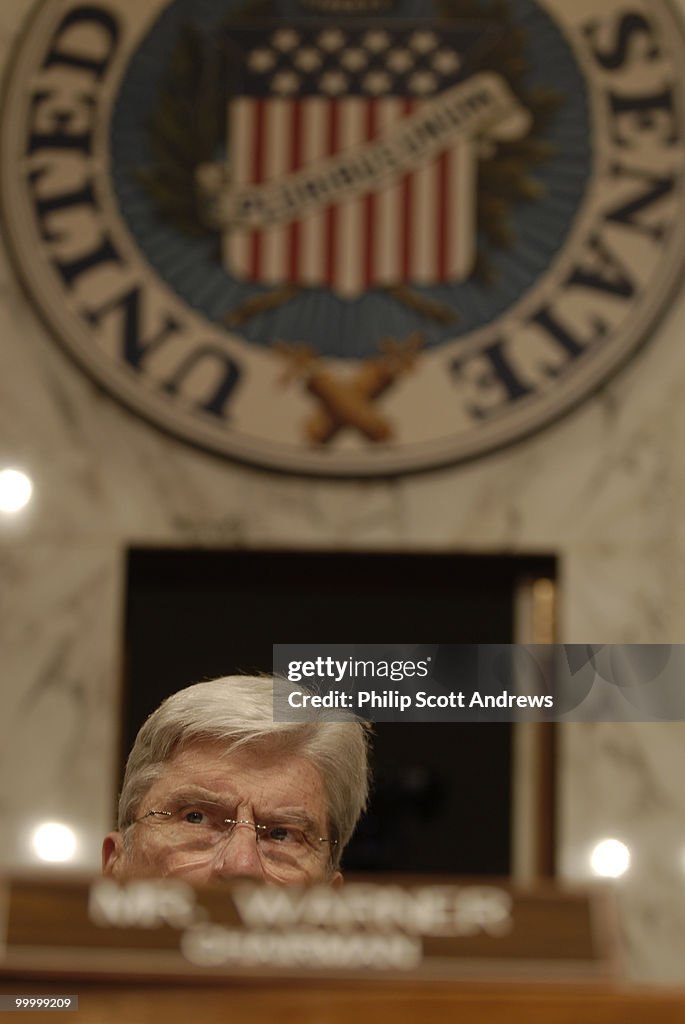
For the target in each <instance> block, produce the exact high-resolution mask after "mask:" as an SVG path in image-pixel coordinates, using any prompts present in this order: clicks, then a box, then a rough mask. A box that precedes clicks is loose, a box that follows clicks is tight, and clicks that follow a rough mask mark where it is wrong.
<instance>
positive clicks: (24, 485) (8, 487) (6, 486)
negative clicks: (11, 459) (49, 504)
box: [0, 469, 33, 513]
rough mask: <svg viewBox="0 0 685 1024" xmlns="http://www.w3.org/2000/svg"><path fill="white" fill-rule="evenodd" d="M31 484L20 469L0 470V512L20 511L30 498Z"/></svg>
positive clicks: (31, 492)
mask: <svg viewBox="0 0 685 1024" xmlns="http://www.w3.org/2000/svg"><path fill="white" fill-rule="evenodd" d="M32 494H33V484H32V483H31V479H30V477H28V476H27V475H26V473H22V471H21V470H20V469H3V470H2V471H0V512H9V513H12V512H20V511H21V510H22V509H23V508H25V507H26V506H27V505H28V503H29V502H30V500H31V495H32Z"/></svg>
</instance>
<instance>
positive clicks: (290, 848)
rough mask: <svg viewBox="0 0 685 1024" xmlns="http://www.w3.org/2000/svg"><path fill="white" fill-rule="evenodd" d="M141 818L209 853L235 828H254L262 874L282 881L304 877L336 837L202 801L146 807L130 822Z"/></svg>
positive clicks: (174, 841)
mask: <svg viewBox="0 0 685 1024" xmlns="http://www.w3.org/2000/svg"><path fill="white" fill-rule="evenodd" d="M141 822H148V823H151V824H154V825H156V826H158V827H159V829H160V835H161V836H163V837H164V841H165V842H167V843H168V844H169V845H170V846H174V847H176V848H178V849H179V850H185V851H188V852H189V853H191V852H197V853H205V852H207V853H209V852H210V851H211V850H212V849H213V848H214V847H215V846H216V845H218V844H219V843H221V842H223V841H225V840H226V839H228V838H230V837H231V836H232V835H233V834H234V832H235V831H236V829H238V828H240V827H241V826H247V827H249V828H251V829H253V830H254V834H255V838H256V841H257V851H258V853H259V857H260V859H261V861H262V864H263V866H264V870H265V872H266V874H268V875H271V876H272V877H275V878H278V879H280V880H283V881H289V880H293V881H296V880H297V879H299V878H306V877H307V875H308V874H309V873H310V872H311V871H312V870H313V869H314V868H315V867H316V866H318V863H319V862H320V860H321V857H322V854H323V850H324V849H325V850H326V852H327V853H328V854H329V855H330V853H331V852H332V851H333V850H334V849H335V847H336V846H337V845H338V840H337V839H325V838H323V837H322V836H316V835H315V834H313V833H312V832H311V830H310V829H308V828H304V827H302V826H300V825H297V824H292V823H290V822H283V821H279V820H278V819H275V820H273V821H264V822H256V821H250V820H249V819H245V818H227V817H226V816H225V808H222V807H220V806H219V805H217V804H212V803H205V802H202V803H197V802H194V803H193V804H189V805H188V806H185V807H179V808H177V809H176V810H164V811H154V810H152V811H146V812H145V814H143V815H141V816H140V817H139V818H136V819H135V821H134V822H133V823H132V824H134V825H135V824H139V823H141Z"/></svg>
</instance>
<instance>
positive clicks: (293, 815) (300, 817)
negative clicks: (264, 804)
mask: <svg viewBox="0 0 685 1024" xmlns="http://www.w3.org/2000/svg"><path fill="white" fill-rule="evenodd" d="M255 817H256V818H257V821H258V822H260V823H264V824H266V823H269V824H271V825H273V824H274V822H276V823H278V824H279V825H295V826H296V827H297V828H301V829H302V831H303V832H311V833H314V832H316V833H317V834H318V833H319V832H320V831H321V826H320V825H319V823H318V822H317V821H316V819H315V818H312V817H311V815H309V814H307V813H306V811H302V810H300V809H299V808H291V807H285V808H281V809H280V810H277V811H268V812H265V813H263V814H256V815H255Z"/></svg>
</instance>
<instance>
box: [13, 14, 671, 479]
mask: <svg viewBox="0 0 685 1024" xmlns="http://www.w3.org/2000/svg"><path fill="white" fill-rule="evenodd" d="M684 78H685V45H684V43H683V35H682V32H681V27H680V24H679V22H678V19H677V17H676V14H675V12H674V10H673V9H672V6H671V4H670V2H668V0H630V2H627V0H574V2H573V3H569V2H568V0H435V2H430V0H241V2H237V0H193V2H192V3H189V2H187V0H89V2H78V0H49V2H43V3H39V4H38V6H37V7H36V9H35V10H34V12H33V14H32V17H31V18H30V19H29V23H28V25H27V26H26V29H25V31H24V34H23V36H22V38H21V39H20V41H19V42H18V44H17V47H16V52H15V54H14V58H13V61H12V64H11V67H10V70H9V73H8V75H7V78H6V83H5V90H4V99H3V112H2V139H1V143H2V150H1V158H0V173H1V183H2V206H3V215H4V222H5V231H6V236H7V239H8V241H9V244H10V247H11V250H12V253H13V256H14V260H15V263H16V265H17V267H18V270H19V272H20V274H21V276H22V278H23V280H24V282H25V285H26V287H27V289H28V291H29V294H30V295H31V297H32V301H33V302H34V303H35V305H36V307H37V308H38V309H39V311H40V312H41V314H42V316H43V318H44V320H45V321H46V322H47V324H49V326H50V327H51V328H52V330H53V331H54V333H55V335H56V336H57V338H58V339H59V340H60V341H61V343H62V345H63V346H64V347H65V348H66V349H67V350H68V351H69V353H70V354H71V355H72V356H73V357H74V358H75V359H76V361H77V363H78V364H79V365H80V366H81V367H82V368H83V369H84V370H85V371H86V372H87V373H88V374H90V375H91V376H92V377H93V378H95V380H97V381H98V382H99V383H100V384H101V385H103V386H104V388H105V389H106V390H107V391H108V392H109V393H110V394H111V395H113V396H114V397H115V398H117V399H118V400H120V401H121V402H123V403H124V404H125V405H126V406H127V407H128V408H129V409H131V410H133V411H134V412H136V413H138V414H139V415H141V416H143V417H145V418H146V419H147V420H148V421H150V422H152V423H154V424H156V425H157V426H159V427H161V428H163V429H165V430H166V431H168V432H170V433H172V434H174V435H176V436H177V437H179V438H181V439H183V440H185V441H187V442H191V443H193V444H196V445H199V446H202V447H204V448H206V449H208V450H210V451H212V452H215V453H218V454H222V455H226V456H228V457H231V458H235V459H240V460H243V461H247V462H250V463H252V464H256V465H260V466H263V467H268V468H272V469H280V470H282V471H288V472H295V473H305V474H314V475H316V474H320V475H329V476H380V475H392V474H398V473H404V472H409V471H415V470H420V469H426V468H429V467H433V466H438V465H445V464H449V463H453V462H457V461H459V460H462V459H467V458H473V457H475V456H482V455H484V454H485V453H487V452H489V451H492V450H493V449H496V448H498V447H500V446H502V445H505V444H509V443H512V442H515V441H517V440H520V439H521V438H523V437H525V436H526V435H528V434H530V433H531V432H533V431H534V430H537V429H539V428H541V427H543V426H544V425H546V424H548V423H549V422H550V421H551V420H553V419H555V418H556V417H558V416H560V415H561V414H562V413H564V412H565V411H567V410H569V409H571V408H572V407H574V406H575V405H577V404H578V403H579V402H580V401H581V400H582V399H583V398H584V397H586V396H587V395H589V394H590V393H591V392H592V391H593V390H594V389H596V388H597V387H598V386H600V385H601V384H602V383H603V382H604V381H606V380H607V379H608V378H609V377H610V375H611V374H612V373H614V372H615V371H616V369H617V368H618V367H619V366H620V365H621V364H622V363H624V362H625V360H626V359H627V358H628V357H629V356H630V354H631V353H633V352H634V351H635V350H636V348H637V347H638V345H639V344H640V343H641V342H642V341H643V340H644V339H645V338H646V337H647V336H648V334H649V332H650V329H651V328H652V327H653V325H654V324H655V322H656V320H657V318H658V317H659V315H660V313H661V312H662V311H663V310H664V309H665V308H666V305H667V303H668V301H669V298H670V296H671V295H672V293H673V291H674V289H675V286H676V284H677V282H678V280H679V277H680V275H681V273H682V269H683V263H684V257H685V199H684V196H683V178H684V173H685V169H684V165H685V113H684V95H683V91H684Z"/></svg>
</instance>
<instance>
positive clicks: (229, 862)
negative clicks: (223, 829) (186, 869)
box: [212, 822, 265, 879]
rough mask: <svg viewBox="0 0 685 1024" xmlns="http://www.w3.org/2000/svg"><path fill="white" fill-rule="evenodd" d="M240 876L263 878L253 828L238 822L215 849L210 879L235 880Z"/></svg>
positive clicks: (262, 867)
mask: <svg viewBox="0 0 685 1024" xmlns="http://www.w3.org/2000/svg"><path fill="white" fill-rule="evenodd" d="M241 875H242V877H243V878H245V877H247V878H258V879H263V878H264V877H265V875H264V866H263V864H262V861H261V857H260V856H259V851H258V849H257V837H256V835H255V830H254V826H253V825H251V824H247V823H242V822H239V823H238V824H237V825H235V827H234V828H233V831H232V832H231V833H230V834H229V835H227V836H226V838H225V839H223V840H222V841H221V842H220V843H219V844H218V846H217V848H216V852H215V854H214V860H213V864H212V877H213V878H236V877H238V876H241Z"/></svg>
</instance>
